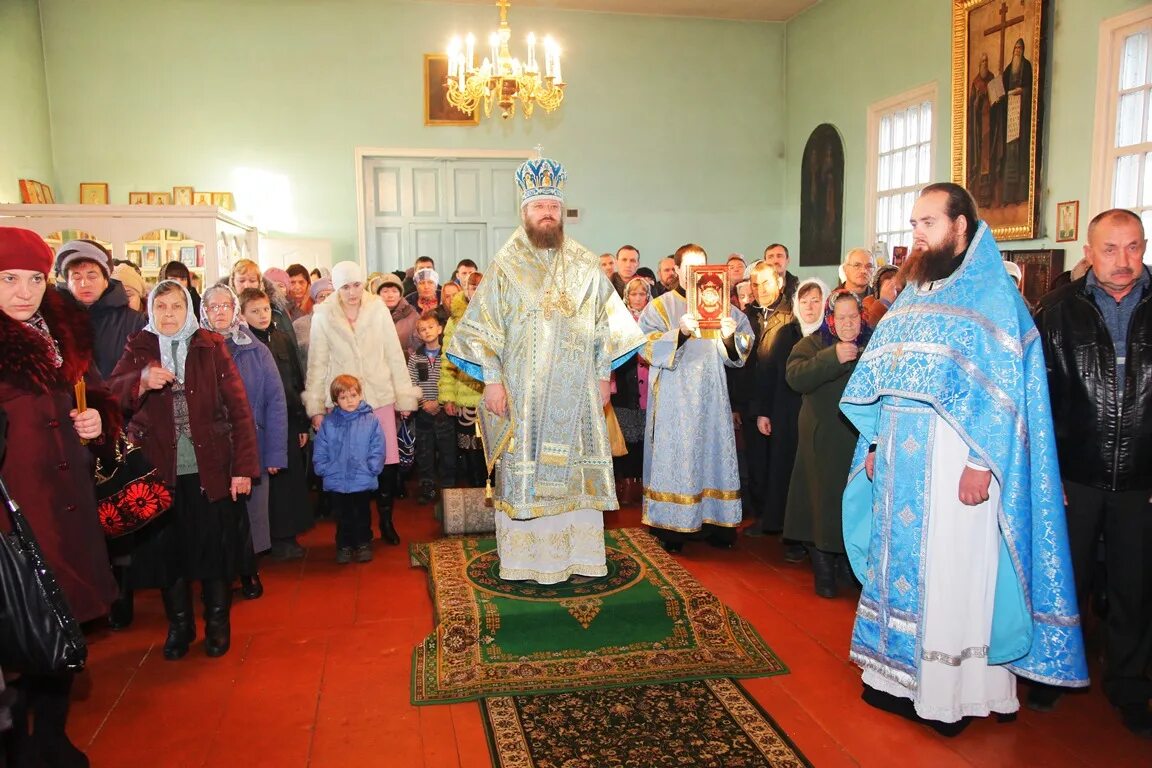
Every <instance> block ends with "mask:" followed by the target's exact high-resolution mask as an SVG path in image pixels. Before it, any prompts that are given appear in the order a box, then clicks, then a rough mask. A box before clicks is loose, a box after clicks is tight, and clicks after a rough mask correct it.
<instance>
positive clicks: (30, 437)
mask: <svg viewBox="0 0 1152 768" xmlns="http://www.w3.org/2000/svg"><path fill="white" fill-rule="evenodd" d="M52 261H53V255H52V250H51V249H50V248H49V247H48V245H47V244H46V243H45V242H44V240H43V238H41V237H40V236H39V235H38V234H36V233H35V232H31V231H29V230H26V229H18V228H15V227H0V349H3V350H4V353H3V354H2V355H0V414H3V415H4V416H6V417H7V422H8V433H7V446H8V448H7V450H3V449H0V475H3V477H4V482H5V483H6V484H7V486H8V490H9V492H10V493H11V494H12V498H13V499H14V500H15V501H16V502H17V503H18V504H19V505H20V507H21V509H22V510H23V512H24V516H25V517H26V518H27V519H28V523H29V524H30V526H31V527H32V529H33V531H34V532H35V534H36V538H37V540H38V541H39V543H40V548H41V550H42V551H43V553H44V559H45V560H46V561H47V563H48V566H49V567H50V568H51V569H52V572H53V574H55V576H56V581H57V582H58V583H59V585H60V588H61V589H62V590H63V592H64V597H65V598H66V599H67V601H68V605H69V607H70V608H71V609H72V614H73V616H75V617H76V620H77V621H80V622H85V621H91V620H93V619H96V618H98V617H100V616H103V615H105V614H106V613H107V612H108V606H109V604H110V603H111V602H112V600H113V599H114V598H115V597H116V582H115V581H113V579H112V570H111V568H109V566H108V553H107V550H106V549H105V546H104V532H103V531H102V530H101V528H100V523H99V520H98V518H97V515H96V493H95V489H94V486H93V482H92V455H91V453H90V450H89V448H92V449H98V448H99V447H100V446H101V444H110V441H111V440H112V439H114V437H115V435H116V433H117V431H118V430H119V424H120V412H119V408H118V406H117V403H116V401H115V399H114V398H113V397H112V395H111V394H110V393H109V392H108V391H107V390H105V389H104V388H103V385H102V384H101V383H100V377H99V374H97V373H96V365H95V363H94V361H93V357H92V332H91V328H90V326H89V324H88V317H87V315H86V314H85V312H84V310H83V309H81V308H79V307H78V306H76V305H75V303H73V302H71V301H69V300H68V299H67V298H66V297H64V296H63V295H62V294H61V293H60V292H59V291H57V290H55V289H49V288H48V286H49V282H48V274H49V273H50V272H51V270H52ZM78 381H83V382H84V383H85V387H86V398H87V405H88V408H87V409H86V410H84V411H78V410H77V408H76V403H75V400H74V393H75V389H74V386H75V384H76V383H77V382H78ZM82 440H87V441H89V447H85V446H84V445H83V443H82V442H81V441H82ZM10 528H11V525H10V521H9V517H8V514H7V513H3V514H0V530H3V531H5V532H7V531H9V530H10ZM10 607H11V606H7V607H6V608H10ZM5 671H7V672H13V671H17V670H5ZM73 677H74V675H73V674H72V673H64V674H60V675H24V676H23V677H22V678H21V679H20V680H19V681H18V682H15V683H13V684H12V686H13V687H14V688H15V689H17V695H18V698H17V700H16V702H15V703H14V704H13V706H12V716H13V725H12V728H13V730H12V731H11V733H10V734H9V737H8V744H9V746H10V747H12V752H10V753H9V754H8V759H10V760H11V761H12V762H11V763H10V764H11V765H87V764H88V762H87V758H85V757H84V755H83V753H81V752H80V750H79V749H77V748H76V747H75V746H73V744H72V742H70V741H69V740H68V736H67V734H66V733H65V731H64V726H65V723H66V721H67V718H68V702H69V696H70V693H71V690H72V681H73ZM29 716H31V718H29ZM30 720H31V725H32V727H33V728H34V730H32V731H31V733H29V731H28V728H29V725H30Z"/></svg>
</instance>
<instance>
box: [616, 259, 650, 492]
mask: <svg viewBox="0 0 1152 768" xmlns="http://www.w3.org/2000/svg"><path fill="white" fill-rule="evenodd" d="M651 300H652V287H651V284H650V283H649V282H648V281H647V280H646V279H645V278H643V277H640V276H637V277H634V278H632V279H631V280H629V281H628V282H627V284H625V286H624V305H625V306H626V307H628V311H629V312H631V313H632V319H633V320H639V319H640V315H641V314H642V313H643V312H644V308H645V307H647V306H648V302H649V301H651ZM612 386H613V392H612V409H613V410H614V411H615V412H616V421H617V422H619V424H620V432H621V433H622V434H623V435H624V443H625V445H626V446H627V447H628V453H626V454H625V455H623V456H614V457H613V458H612V464H613V465H614V466H613V469H614V474H615V475H616V496H617V498H618V500H619V501H620V503H621V504H637V503H639V502H640V494H641V492H642V491H643V489H644V483H643V481H642V480H641V478H642V477H643V475H644V424H645V421H646V420H647V418H648V363H647V362H646V361H645V360H644V359H643V358H641V357H640V355H632V357H631V358H629V360H628V362H626V363H624V364H623V365H621V366H620V367H619V368H617V369H616V370H615V371H613V372H612Z"/></svg>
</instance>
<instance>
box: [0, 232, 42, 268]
mask: <svg viewBox="0 0 1152 768" xmlns="http://www.w3.org/2000/svg"><path fill="white" fill-rule="evenodd" d="M53 259H54V257H53V255H52V249H51V248H49V247H48V243H46V242H44V238H42V237H40V235H38V234H36V233H35V232H33V231H32V230H30V229H20V228H19V227H0V270H5V269H32V270H35V271H37V272H43V273H44V274H46V275H47V274H48V273H50V272H51V271H52V261H53Z"/></svg>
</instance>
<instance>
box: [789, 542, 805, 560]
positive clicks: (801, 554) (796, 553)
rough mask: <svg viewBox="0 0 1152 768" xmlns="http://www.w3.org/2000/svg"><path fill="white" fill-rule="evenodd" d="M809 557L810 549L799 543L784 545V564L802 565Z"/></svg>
mask: <svg viewBox="0 0 1152 768" xmlns="http://www.w3.org/2000/svg"><path fill="white" fill-rule="evenodd" d="M806 557H808V547H806V546H804V545H803V544H801V543H800V542H798V541H794V542H792V543H790V544H785V545H784V562H786V563H802V562H804V558H806Z"/></svg>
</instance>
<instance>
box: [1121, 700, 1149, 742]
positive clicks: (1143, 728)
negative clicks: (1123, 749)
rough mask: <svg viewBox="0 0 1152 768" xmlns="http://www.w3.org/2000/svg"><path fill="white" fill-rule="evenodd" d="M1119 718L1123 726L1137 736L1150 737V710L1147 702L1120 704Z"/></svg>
mask: <svg viewBox="0 0 1152 768" xmlns="http://www.w3.org/2000/svg"><path fill="white" fill-rule="evenodd" d="M1120 719H1121V721H1123V723H1124V727H1125V728H1127V729H1128V730H1130V731H1132V733H1134V734H1136V735H1137V736H1143V737H1144V738H1146V739H1152V712H1149V711H1148V704H1147V703H1144V704H1121V705H1120Z"/></svg>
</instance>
